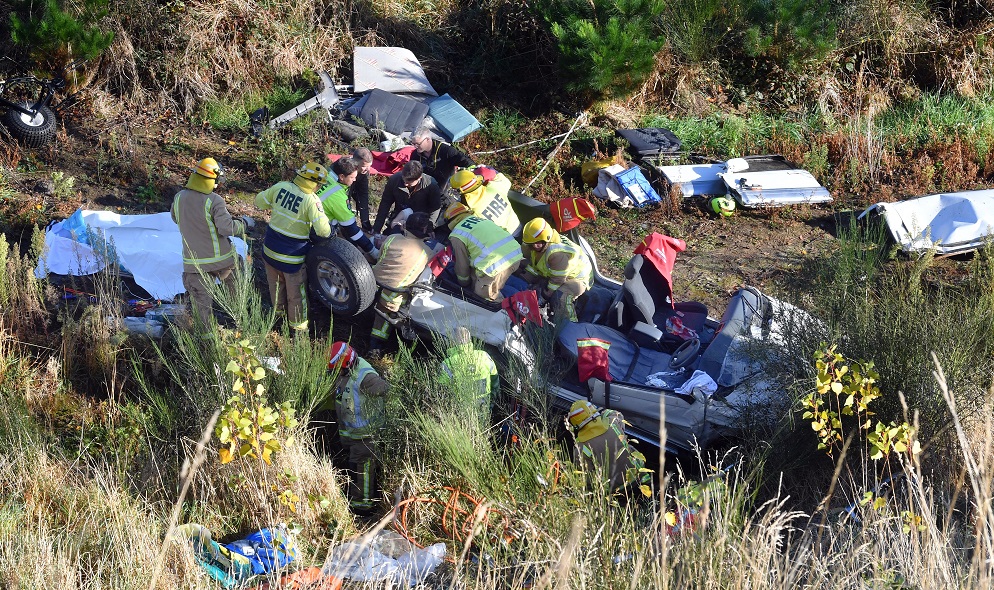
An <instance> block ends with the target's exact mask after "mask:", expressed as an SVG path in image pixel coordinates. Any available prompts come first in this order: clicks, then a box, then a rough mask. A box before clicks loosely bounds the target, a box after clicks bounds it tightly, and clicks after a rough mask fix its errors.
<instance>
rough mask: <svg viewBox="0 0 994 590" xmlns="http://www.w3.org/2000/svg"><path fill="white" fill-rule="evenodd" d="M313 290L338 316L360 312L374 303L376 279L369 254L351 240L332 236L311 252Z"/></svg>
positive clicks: (309, 266) (309, 264)
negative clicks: (364, 254)
mask: <svg viewBox="0 0 994 590" xmlns="http://www.w3.org/2000/svg"><path fill="white" fill-rule="evenodd" d="M307 283H308V284H309V285H310V289H311V292H313V293H314V295H316V296H317V298H318V299H320V300H321V303H324V304H325V305H327V306H328V307H329V308H331V311H332V313H334V314H337V315H347V316H353V315H358V314H360V313H362V312H363V311H365V310H366V308H368V307H369V306H370V305H372V304H373V298H374V297H375V296H376V279H375V278H374V277H373V268H372V267H371V266H370V265H369V263H368V262H366V257H365V256H363V254H362V252H360V251H359V249H358V248H356V247H355V246H354V245H352V243H351V242H349V241H348V240H344V239H342V238H331V239H330V240H325V241H323V242H321V243H319V244H315V245H314V246H312V247H311V251H310V253H308V254H307Z"/></svg>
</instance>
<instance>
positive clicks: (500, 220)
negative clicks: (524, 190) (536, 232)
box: [462, 172, 521, 235]
mask: <svg viewBox="0 0 994 590" xmlns="http://www.w3.org/2000/svg"><path fill="white" fill-rule="evenodd" d="M509 190H511V181H510V180H509V179H508V178H507V177H506V176H504V175H503V174H502V173H500V172H498V173H497V176H495V177H494V178H493V180H490V181H489V182H487V183H486V184H482V185H480V186H479V187H477V188H476V190H473V191H470V192H468V193H463V196H462V197H463V199H464V200H465V201H466V205H467V206H468V207H469V208H470V209H472V210H473V214H474V215H476V216H477V217H483V218H484V219H489V220H490V221H493V222H494V223H496V224H497V225H499V226H500V227H502V228H503V229H505V230H506V231H507V233H509V234H511V235H515V234H517V233H518V232H519V231H520V230H521V221H519V220H518V216H517V215H515V214H514V209H512V208H511V201H509V200H508V199H507V192H508V191H509Z"/></svg>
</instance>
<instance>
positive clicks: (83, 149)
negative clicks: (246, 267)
mask: <svg viewBox="0 0 994 590" xmlns="http://www.w3.org/2000/svg"><path fill="white" fill-rule="evenodd" d="M572 121H573V119H572V117H571V116H568V115H566V114H561V113H553V114H551V115H549V116H548V117H546V118H543V119H536V120H534V121H528V122H527V123H525V124H524V125H523V126H522V127H521V128H518V129H517V130H516V131H517V135H516V138H517V137H521V138H526V137H543V136H549V135H553V134H554V133H556V132H561V131H562V130H564V129H567V128H568V127H569V125H570V124H571V123H572ZM583 134H584V136H583V137H580V138H578V140H576V141H574V142H571V143H567V144H566V145H564V146H563V148H562V150H561V151H560V152H559V154H558V155H557V157H556V158H555V160H554V161H553V162H552V164H551V165H550V166H549V167H548V169H547V170H546V172H545V173H544V175H543V176H542V177H540V179H539V180H538V181H536V182H535V183H534V185H533V187H532V188H531V190H530V191H529V192H530V193H531V194H533V195H534V196H536V198H539V199H541V200H544V201H551V200H553V199H556V198H559V197H563V196H576V195H578V194H583V193H582V192H581V191H582V190H583V188H582V187H581V186H580V182H579V178H578V169H579V164H580V163H581V162H582V161H584V160H585V159H587V158H588V157H589V156H590V154H591V152H593V151H596V152H598V153H601V154H605V153H608V154H612V155H613V154H614V153H616V151H617V146H616V145H615V144H614V142H613V130H612V129H609V128H597V127H588V128H586V129H584V130H583ZM825 141H826V143H827V145H828V149H829V153H830V154H831V153H832V152H834V151H836V150H841V149H842V146H841V143H842V142H841V140H839V138H834V137H827V138H825ZM516 142H517V139H512V140H510V141H509V143H512V144H513V143H516ZM556 144H557V142H556V141H549V142H545V143H540V144H536V145H535V146H532V147H530V148H527V149H518V150H508V151H504V152H499V153H497V154H480V155H478V156H476V159H477V160H478V161H481V162H485V163H489V164H493V165H495V166H497V167H498V168H500V169H502V170H504V171H505V172H506V173H508V175H509V176H510V177H511V178H512V181H513V182H514V186H515V187H516V188H523V187H524V186H525V185H526V184H527V183H528V182H529V181H531V180H532V178H534V177H535V176H536V175H537V174H538V173H539V171H540V170H541V168H542V166H543V165H544V164H545V159H546V158H547V157H548V155H549V153H550V152H551V151H552V149H553V148H554V147H555V146H556ZM328 145H329V144H328V143H323V144H322V142H321V139H320V136H317V139H315V140H313V145H310V144H309V145H305V146H303V147H300V146H298V148H297V149H295V151H294V152H293V153H294V154H296V153H303V154H307V153H312V154H313V155H312V156H309V157H314V158H321V157H322V155H321V154H323V153H326V152H327V151H330V150H331V149H332V148H329V147H327V146H328ZM461 147H463V148H464V149H468V150H469V151H471V152H486V151H489V150H492V149H495V148H498V147H500V146H499V145H496V144H495V143H494V142H493V141H491V140H488V138H487V137H486V136H483V135H482V134H480V133H477V134H474V135H472V136H470V137H469V138H468V139H467V140H466V141H465V142H464V143H463V144H462V146H461ZM785 147H786V146H785ZM266 149H271V148H269V147H267V145H265V143H260V142H257V141H255V140H252V139H250V138H249V137H247V136H246V137H240V136H238V135H237V134H230V133H225V134H221V133H212V132H210V130H206V129H204V128H202V127H200V126H196V125H191V124H188V123H186V122H184V121H182V120H179V119H177V118H175V117H171V116H164V117H154V116H150V115H149V116H141V117H139V116H137V115H132V116H123V115H120V116H117V118H115V119H114V120H111V121H95V120H92V119H85V120H76V121H74V122H73V123H72V126H71V133H69V134H67V133H65V132H62V133H60V136H59V138H58V140H57V141H56V142H55V143H54V144H53V145H52V146H49V147H48V148H45V149H43V150H40V151H38V152H34V153H32V152H28V151H26V150H23V149H21V148H19V147H17V146H11V145H5V146H4V150H3V151H2V155H3V157H4V163H5V164H6V166H7V169H6V171H5V173H4V185H5V186H6V188H7V191H6V192H5V193H0V230H2V231H4V232H5V233H12V234H14V235H21V234H23V232H24V230H25V228H30V226H32V225H35V224H38V225H44V224H46V223H48V222H49V221H51V220H54V219H60V218H64V217H66V216H68V215H70V214H71V213H72V212H73V211H75V210H76V209H77V208H79V207H85V208H96V209H108V210H113V211H116V212H120V213H152V212H159V211H166V210H168V208H169V204H170V202H171V198H172V196H173V194H175V191H176V190H178V188H179V187H181V186H182V185H183V184H184V183H185V182H186V178H187V176H188V174H189V170H190V168H191V167H192V166H193V164H195V162H196V161H197V160H198V159H199V158H201V157H205V156H208V155H209V156H213V157H216V158H217V159H218V160H219V161H221V162H222V163H223V164H224V165H225V166H226V168H227V171H228V176H227V182H226V183H225V184H224V185H222V187H221V189H220V192H221V193H222V194H223V195H224V196H225V198H226V199H227V201H228V203H229V208H230V209H231V211H232V213H233V214H236V215H243V214H245V215H252V216H254V217H256V218H257V219H260V220H265V218H266V217H265V215H264V214H263V213H262V212H260V211H258V210H256V209H255V208H254V206H253V205H252V202H253V197H254V194H255V193H256V192H258V191H260V190H262V189H264V188H266V187H267V186H269V185H270V184H271V180H272V179H271V178H264V177H263V174H261V173H260V168H261V166H260V162H261V161H263V160H264V159H265V158H266V157H268V153H267V152H266ZM962 154H963V146H961V145H959V144H958V143H957V142H952V143H950V144H948V145H946V146H944V147H943V148H941V149H939V148H935V149H934V152H933V153H924V152H923V153H921V154H919V156H918V157H919V158H921V159H922V160H921V161H915V163H914V165H913V166H911V168H913V169H914V170H916V172H915V174H910V173H909V174H906V175H904V176H903V177H900V178H902V179H903V182H899V183H897V184H896V185H893V186H892V187H890V188H891V190H888V191H882V190H877V191H870V192H867V193H866V194H864V195H862V196H858V195H853V194H849V195H840V197H841V198H837V202H836V203H837V204H836V205H834V206H825V207H813V206H810V207H808V206H802V207H795V208H790V209H780V210H762V211H743V210H739V211H737V212H736V214H735V215H734V216H732V217H730V218H720V219H719V218H715V217H713V216H711V215H708V214H707V213H706V212H705V211H704V210H703V208H702V207H701V204H700V201H699V199H679V198H672V199H667V200H666V202H665V203H664V206H662V207H659V208H656V209H646V210H632V209H629V210H617V209H612V208H610V207H607V206H602V207H601V208H600V215H599V218H598V219H597V220H596V221H594V222H592V223H590V224H588V226H587V227H585V228H583V229H582V233H583V235H584V236H585V237H586V238H587V239H588V240H589V241H590V242H591V244H592V245H593V247H594V249H595V251H596V252H597V254H598V259H599V263H600V267H601V270H602V271H603V272H604V273H605V274H607V275H609V276H612V277H614V278H619V277H620V276H621V274H622V271H623V268H624V265H625V264H626V263H627V261H628V259H629V257H630V256H631V252H632V250H633V249H634V248H635V247H636V246H637V245H638V243H639V242H640V241H641V240H642V238H643V237H644V236H645V235H647V234H648V233H651V232H653V231H656V232H660V233H664V234H668V235H671V236H674V237H678V238H681V239H683V240H685V241H686V242H687V250H686V251H685V252H683V253H682V254H681V255H680V257H679V260H678V262H677V265H676V268H675V271H674V292H675V295H676V297H677V298H678V300H696V301H701V302H703V303H705V304H707V305H708V307H709V308H710V309H711V310H712V315H720V313H721V310H723V309H724V307H725V305H726V304H727V301H728V299H729V297H730V296H731V294H732V293H733V292H734V291H735V289H736V287H738V286H740V285H746V284H748V285H754V286H757V287H760V288H761V289H764V290H768V291H771V292H772V293H775V294H776V293H783V292H786V291H789V290H793V287H795V286H796V284H797V282H798V279H799V275H800V274H801V273H803V272H804V270H803V268H804V264H805V261H810V260H812V259H817V258H818V257H820V256H824V255H825V253H826V252H827V251H829V250H830V249H831V248H832V244H833V238H832V235H831V233H829V230H830V229H831V228H830V227H829V226H830V225H831V220H832V216H833V214H834V213H836V212H837V210H839V209H848V208H857V209H858V208H862V207H863V206H865V204H867V203H869V202H875V201H877V200H891V199H893V198H894V196H896V194H905V193H907V192H909V191H914V190H915V189H921V188H924V187H925V186H935V185H938V184H945V183H948V182H964V183H969V181H970V180H971V179H973V180H976V179H977V178H978V176H982V175H983V174H985V170H986V169H989V168H991V166H985V167H983V168H981V167H978V166H977V165H975V164H973V163H972V162H971V161H970V159H969V158H967V157H964V156H963V155H962ZM799 155H800V154H799V153H798V154H794V156H795V157H797V156H799ZM294 157H299V156H294ZM926 159H927V161H926ZM936 162H944V164H943V165H942V166H941V167H938V166H937V165H936ZM290 163H291V162H289V160H288V161H287V164H288V165H287V166H286V170H285V172H284V174H286V175H287V176H288V175H289V171H290V168H289V164H290ZM922 170H932V171H938V172H939V173H940V174H942V175H943V176H942V177H941V178H932V179H926V178H923V176H922V175H923V174H927V173H926V172H921V171H922ZM57 174H59V175H61V177H60V178H61V180H59V179H57V178H56V175H57ZM67 178H71V179H72V182H71V186H69V187H68V188H67V186H66V183H67V181H66V179H67ZM897 178H898V177H897V176H893V177H892V179H897ZM383 182H384V181H383V180H382V179H375V180H374V181H373V183H372V186H371V196H372V201H373V203H371V206H372V208H373V210H374V214H375V206H376V202H377V201H378V196H379V193H380V191H381V190H382V186H383ZM839 182H841V181H835V179H833V182H826V184H828V185H829V186H832V185H833V184H834V185H838V184H839ZM0 188H3V187H0ZM839 203H841V204H839ZM263 227H264V226H263V225H262V224H260V227H257V228H256V231H255V232H254V233H255V236H254V237H255V247H254V250H255V251H256V255H255V263H256V266H259V265H260V264H261V262H260V259H261V257H260V256H259V254H260V252H259V250H260V249H261V246H260V244H261V239H262V235H263V231H264V229H263ZM257 270H259V271H260V272H259V273H258V276H260V277H264V273H263V272H261V267H260V268H259V269H257ZM262 283H264V279H262V280H261V283H260V288H263V289H264V284H262ZM329 319H330V318H329ZM366 319H368V318H366ZM325 321H326V320H322V323H325ZM325 325H327V323H325ZM335 331H336V332H338V329H337V328H336V330H335ZM336 335H338V334H336ZM342 335H343V336H344V335H346V334H342Z"/></svg>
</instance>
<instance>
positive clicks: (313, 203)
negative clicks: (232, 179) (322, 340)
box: [255, 162, 331, 331]
mask: <svg viewBox="0 0 994 590" xmlns="http://www.w3.org/2000/svg"><path fill="white" fill-rule="evenodd" d="M327 178H328V171H327V170H325V168H324V166H321V165H320V164H318V163H316V162H307V163H306V164H304V165H303V166H301V167H300V168H298V169H297V173H296V175H295V176H294V177H293V181H292V182H287V181H283V182H278V183H276V184H275V185H273V186H271V187H269V188H268V189H266V190H264V191H262V192H261V193H259V194H258V195H256V197H255V206H256V207H258V208H260V209H271V210H272V211H273V215H272V218H271V219H270V221H269V228H268V229H267V230H266V237H265V241H264V242H263V248H262V257H263V259H264V260H265V262H266V279H267V280H268V281H269V296H270V298H271V299H272V302H273V307H274V308H275V309H276V312H277V313H279V314H284V313H285V314H286V318H287V321H289V322H290V327H291V328H293V329H294V330H297V331H306V330H307V269H306V268H305V267H304V260H305V259H306V257H307V251H308V250H310V247H311V243H310V239H309V238H310V232H311V231H312V230H313V232H314V234H315V235H316V236H318V237H321V238H327V237H328V236H330V235H331V224H330V223H329V222H328V216H327V215H325V213H324V211H323V210H322V208H321V202H320V201H318V198H317V195H316V194H315V191H316V190H317V188H318V187H319V186H320V185H321V184H322V183H324V182H325V180H327Z"/></svg>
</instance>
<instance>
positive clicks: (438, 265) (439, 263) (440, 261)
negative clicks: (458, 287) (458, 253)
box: [428, 246, 452, 277]
mask: <svg viewBox="0 0 994 590" xmlns="http://www.w3.org/2000/svg"><path fill="white" fill-rule="evenodd" d="M450 264H452V246H446V247H445V249H444V250H442V251H441V252H439V253H438V254H436V255H435V256H433V257H432V259H431V260H429V261H428V268H430V269H431V274H433V275H435V276H436V277H437V276H438V275H440V274H442V271H443V270H445V267H447V266H448V265H450Z"/></svg>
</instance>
